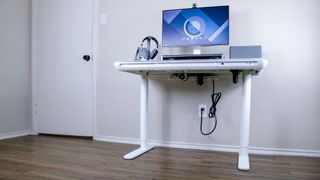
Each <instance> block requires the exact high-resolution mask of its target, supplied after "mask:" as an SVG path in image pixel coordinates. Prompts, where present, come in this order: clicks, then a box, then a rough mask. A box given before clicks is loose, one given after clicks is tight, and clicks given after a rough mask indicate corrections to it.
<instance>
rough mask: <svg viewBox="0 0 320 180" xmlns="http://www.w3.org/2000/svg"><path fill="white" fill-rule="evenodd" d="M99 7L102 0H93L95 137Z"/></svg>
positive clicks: (93, 108) (94, 131)
mask: <svg viewBox="0 0 320 180" xmlns="http://www.w3.org/2000/svg"><path fill="white" fill-rule="evenodd" d="M99 7H100V0H93V11H92V12H93V15H92V59H93V60H92V121H93V130H92V131H93V132H92V133H93V134H92V136H93V138H94V137H95V136H96V135H97V61H98V60H99V53H98V50H99V22H98V20H99Z"/></svg>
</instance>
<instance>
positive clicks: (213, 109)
mask: <svg viewBox="0 0 320 180" xmlns="http://www.w3.org/2000/svg"><path fill="white" fill-rule="evenodd" d="M214 88H215V87H214V80H212V94H211V100H212V105H211V107H210V111H209V113H208V117H209V118H213V119H214V127H213V129H212V130H211V131H210V132H208V133H204V132H203V130H202V121H203V119H202V112H203V111H204V109H201V121H200V132H201V134H202V135H205V136H207V135H210V134H211V133H213V131H214V130H215V129H216V127H217V123H218V119H217V114H216V113H217V104H218V102H219V100H220V98H221V96H222V93H221V92H218V93H215V92H214Z"/></svg>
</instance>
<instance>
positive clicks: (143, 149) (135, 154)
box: [123, 75, 154, 159]
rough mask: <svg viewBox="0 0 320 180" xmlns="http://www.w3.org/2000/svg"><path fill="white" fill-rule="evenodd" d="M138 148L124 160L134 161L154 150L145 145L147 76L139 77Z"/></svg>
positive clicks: (125, 156)
mask: <svg viewBox="0 0 320 180" xmlns="http://www.w3.org/2000/svg"><path fill="white" fill-rule="evenodd" d="M140 91H141V92H140V148H138V149H136V150H134V151H132V152H130V153H128V154H126V155H124V156H123V158H124V159H134V158H136V157H138V156H140V155H142V154H144V153H146V152H147V151H149V150H151V149H152V148H154V146H150V145H148V143H147V116H148V76H147V75H141V90H140Z"/></svg>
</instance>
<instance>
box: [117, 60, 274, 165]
mask: <svg viewBox="0 0 320 180" xmlns="http://www.w3.org/2000/svg"><path fill="white" fill-rule="evenodd" d="M251 60H252V59H243V60H242V61H241V60H240V59H237V60H236V61H233V60H232V59H225V60H223V61H221V60H219V61H218V63H216V64H215V65H214V63H215V62H213V61H210V65H212V66H210V65H208V64H207V61H203V62H202V61H197V62H196V64H193V63H190V61H186V63H185V64H184V62H183V61H180V62H179V63H172V66H171V63H153V62H141V64H139V63H137V62H115V63H114V65H115V67H116V69H118V70H120V71H125V72H131V73H136V74H140V75H141V87H140V88H141V90H140V147H139V148H138V149H136V150H134V151H132V152H130V153H128V154H126V155H124V159H134V158H136V157H138V156H140V155H142V154H144V153H146V152H148V151H149V150H151V149H153V148H154V146H152V145H149V144H148V142H147V138H148V134H147V124H148V120H147V118H148V117H147V116H148V94H149V92H148V84H149V75H148V74H149V72H155V71H157V72H159V71H166V72H165V73H164V74H170V73H171V74H172V73H173V72H177V71H181V70H182V69H183V70H184V71H186V70H187V71H201V72H212V71H215V72H217V71H216V70H232V69H239V70H241V71H242V72H243V76H242V78H243V83H242V104H241V119H240V121H241V125H240V151H239V158H238V169H239V170H249V169H250V164H249V152H248V147H249V131H250V108H251V107H250V105H251V103H250V102H251V77H252V73H253V72H258V71H259V70H261V69H263V68H264V67H265V66H266V65H267V63H268V61H267V60H263V59H258V63H253V61H252V62H251ZM255 60H257V59H255ZM248 62H249V63H248ZM121 63H124V64H123V65H124V66H123V67H121V65H122V64H121ZM219 63H220V64H219ZM221 63H222V64H221ZM228 63H234V64H228ZM246 63H248V64H246ZM217 64H219V65H217Z"/></svg>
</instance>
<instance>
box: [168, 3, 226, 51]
mask: <svg viewBox="0 0 320 180" xmlns="http://www.w3.org/2000/svg"><path fill="white" fill-rule="evenodd" d="M228 44H229V6H213V7H202V8H189V9H174V10H164V11H163V12H162V46H165V47H172V46H212V45H228Z"/></svg>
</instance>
